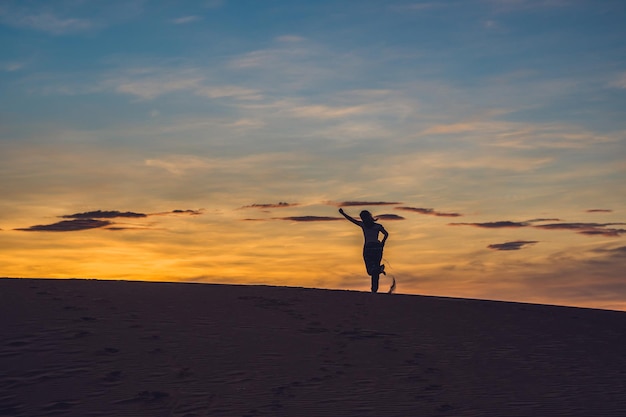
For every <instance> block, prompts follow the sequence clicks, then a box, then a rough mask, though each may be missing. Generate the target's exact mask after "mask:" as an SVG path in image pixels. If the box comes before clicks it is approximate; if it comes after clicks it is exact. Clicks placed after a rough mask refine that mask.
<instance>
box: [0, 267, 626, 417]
mask: <svg viewBox="0 0 626 417" xmlns="http://www.w3.org/2000/svg"><path fill="white" fill-rule="evenodd" d="M0 332H1V335H2V337H1V340H0V416H15V417H22V416H24V417H35V416H81V417H88V416H150V417H159V416H178V417H195V416H228V417H230V416H517V417H521V416H569V417H572V416H581V417H583V416H584V417H599V416H626V355H625V354H624V352H625V351H626V313H624V312H616V311H603V310H590V309H581V308H567V307H555V306H543V305H530V304H516V303H504V302H489V301H478V300H464V299H451V298H437V297H422V296H407V295H387V294H377V295H373V294H369V293H361V292H350V291H330V290H314V289H303V288H284V287H264V286H229V285H209V284H178V283H177V284H174V283H171V284H170V283H146V282H119V281H95V280H31V279H0Z"/></svg>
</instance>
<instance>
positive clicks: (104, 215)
mask: <svg viewBox="0 0 626 417" xmlns="http://www.w3.org/2000/svg"><path fill="white" fill-rule="evenodd" d="M147 216H148V215H147V214H143V213H133V212H131V211H127V212H121V211H117V210H114V211H102V210H96V211H87V212H85V213H76V214H68V215H65V216H61V218H63V219H113V218H116V217H134V218H137V217H147Z"/></svg>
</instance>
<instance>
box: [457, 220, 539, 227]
mask: <svg viewBox="0 0 626 417" xmlns="http://www.w3.org/2000/svg"><path fill="white" fill-rule="evenodd" d="M449 224H450V225H451V226H474V227H482V228H485V229H501V228H518V227H526V226H528V223H527V222H513V221H509V220H504V221H497V222H484V223H449Z"/></svg>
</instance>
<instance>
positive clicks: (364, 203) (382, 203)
mask: <svg viewBox="0 0 626 417" xmlns="http://www.w3.org/2000/svg"><path fill="white" fill-rule="evenodd" d="M329 204H331V205H334V206H337V207H355V206H393V205H395V204H402V203H400V202H398V201H342V202H340V203H329Z"/></svg>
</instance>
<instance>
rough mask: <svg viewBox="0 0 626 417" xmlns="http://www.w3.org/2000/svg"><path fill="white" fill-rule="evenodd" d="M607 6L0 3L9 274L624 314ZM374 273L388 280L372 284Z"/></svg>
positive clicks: (611, 22)
mask: <svg viewBox="0 0 626 417" xmlns="http://www.w3.org/2000/svg"><path fill="white" fill-rule="evenodd" d="M624 22H626V2H624V1H623V0H602V1H593V0H456V1H455V0H450V1H408V0H390V1H371V0H359V1H357V0H343V1H341V0H340V1H337V0H332V1H326V0H319V1H309V0H268V1H252V0H248V1H244V0H221V1H219V0H215V1H211V0H197V1H165V0H164V1H148V0H123V1H122V0H120V1H114V0H113V1H112V0H106V1H105V0H94V1H81V0H55V1H21V0H20V1H17V0H15V1H12V0H4V1H2V2H1V3H0V49H1V51H2V53H1V54H0V92H1V94H0V179H1V182H0V193H1V195H2V198H1V199H0V276H6V277H50V278H70V277H77V278H99V279H128V280H156V281H192V282H211V283H233V284H269V285H289V286H304V287H317V288H332V289H353V290H364V291H367V290H368V289H369V278H368V277H367V275H366V273H365V268H364V266H363V262H362V259H361V245H362V236H361V232H360V230H359V229H358V228H357V227H355V226H354V225H352V224H351V223H349V222H347V221H346V220H344V219H343V218H342V217H341V215H340V214H339V213H338V212H337V209H338V208H339V207H344V209H345V210H346V212H347V213H349V214H351V215H353V216H355V217H356V216H358V213H359V211H360V210H362V209H369V210H370V211H371V212H372V213H373V214H375V215H379V216H380V222H381V223H382V224H383V225H384V226H385V227H386V229H387V230H388V231H389V233H390V238H389V241H388V243H387V247H386V249H385V259H386V261H387V264H388V266H387V268H388V271H390V272H391V273H392V274H393V275H394V276H395V278H396V280H397V292H399V293H406V294H427V295H440V296H453V297H471V298H487V299H495V300H507V301H524V302H539V303H550V304H564V305H573V306H586V307H599V308H611V309H620V310H626V273H625V272H624V271H626V242H625V238H626V25H625V24H624ZM389 283H390V279H389V278H385V277H383V278H382V279H381V287H382V288H383V289H386V288H388V286H389Z"/></svg>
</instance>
